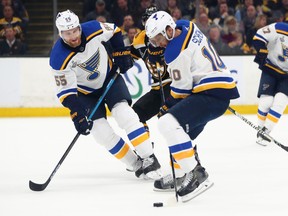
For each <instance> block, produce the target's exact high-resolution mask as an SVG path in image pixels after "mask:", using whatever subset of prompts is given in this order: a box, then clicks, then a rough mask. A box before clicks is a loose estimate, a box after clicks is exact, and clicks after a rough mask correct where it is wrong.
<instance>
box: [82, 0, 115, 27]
mask: <svg viewBox="0 0 288 216" xmlns="http://www.w3.org/2000/svg"><path fill="white" fill-rule="evenodd" d="M98 16H104V17H105V18H106V21H107V22H112V18H111V15H110V13H109V12H108V11H107V10H106V3H105V1H104V0H97V1H96V2H95V10H93V11H91V12H89V13H88V14H87V15H86V16H85V18H84V22H87V21H90V20H95V19H96V18H97V17H98Z"/></svg>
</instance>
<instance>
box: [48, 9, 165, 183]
mask: <svg viewBox="0 0 288 216" xmlns="http://www.w3.org/2000/svg"><path fill="white" fill-rule="evenodd" d="M56 26H57V28H58V31H59V35H60V38H59V39H58V41H57V42H56V43H55V45H54V46H53V48H52V51H51V55H50V66H51V69H52V73H53V75H54V77H55V80H56V86H57V97H58V98H59V100H60V101H61V103H62V104H63V106H65V107H67V108H68V109H69V110H70V114H71V118H72V121H73V122H74V125H75V128H76V130H77V131H78V133H80V134H83V135H88V134H89V133H90V132H91V134H92V135H93V136H94V138H95V140H96V142H97V143H99V144H102V145H103V146H104V147H105V148H106V149H107V150H108V151H109V152H110V153H111V154H112V155H113V156H115V157H116V158H117V159H119V160H120V161H121V162H123V163H124V164H126V166H127V169H129V170H130V171H133V172H135V175H136V176H137V177H140V176H144V177H148V178H153V179H157V178H159V177H160V164H159V162H158V160H157V158H156V157H155V155H154V153H153V148H152V145H151V142H150V141H149V136H148V134H147V132H146V130H145V128H144V127H143V125H142V124H141V123H140V121H139V118H138V116H137V114H136V113H135V112H134V111H133V109H132V108H131V107H130V104H131V96H130V94H129V91H128V89H127V86H126V84H125V82H124V80H123V78H122V76H118V77H117V79H116V80H115V81H114V83H113V85H112V86H111V88H110V90H109V91H108V93H107V94H106V96H105V97H104V100H103V102H102V103H101V104H100V106H99V108H98V110H97V111H96V112H95V114H94V115H93V117H92V118H91V121H89V120H87V116H88V115H89V112H90V111H91V110H92V109H93V108H94V106H95V105H96V102H97V101H98V99H99V97H100V96H101V94H102V92H103V91H104V89H105V87H106V85H107V83H108V82H109V81H110V79H111V77H112V76H113V74H112V72H111V71H113V70H111V69H112V67H113V68H114V67H115V66H116V67H119V69H120V72H121V73H125V72H126V71H127V70H128V69H129V68H130V67H132V65H133V61H132V59H131V56H130V51H129V50H128V49H127V48H126V47H124V44H123V38H122V33H121V30H120V29H119V28H118V27H117V26H115V25H114V24H112V23H100V22H98V21H90V22H86V23H82V24H80V23H79V18H78V16H77V15H76V14H74V13H73V12H72V11H70V10H66V11H63V12H59V13H58V15H57V17H56ZM103 42H109V43H110V45H111V47H112V49H113V50H112V51H113V53H112V54H113V59H114V64H115V65H113V60H112V59H111V57H110V56H112V55H110V54H108V51H107V49H105V46H104V45H103ZM105 104H106V105H107V107H108V108H109V109H110V110H111V114H112V116H113V117H114V118H115V120H116V121H117V123H118V125H119V127H121V128H122V129H124V130H125V131H126V133H127V136H128V138H129V140H130V142H131V144H132V145H133V147H134V148H135V151H136V152H137V154H138V155H139V156H140V157H139V156H138V155H137V154H136V153H135V152H134V151H133V149H132V148H131V147H130V146H129V144H128V143H126V142H125V141H124V139H123V138H121V137H120V136H119V135H117V134H116V133H115V131H114V130H113V128H112V127H111V126H110V125H109V122H108V121H107V118H106V108H105ZM143 174H144V175H143Z"/></svg>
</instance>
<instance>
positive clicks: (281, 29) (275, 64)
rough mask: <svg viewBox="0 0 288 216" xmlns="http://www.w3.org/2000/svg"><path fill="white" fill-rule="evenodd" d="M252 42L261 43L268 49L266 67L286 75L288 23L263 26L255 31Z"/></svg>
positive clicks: (287, 65) (287, 63)
mask: <svg viewBox="0 0 288 216" xmlns="http://www.w3.org/2000/svg"><path fill="white" fill-rule="evenodd" d="M253 40H254V41H261V42H263V43H264V46H265V48H267V49H268V55H267V59H266V63H265V66H266V67H268V68H270V69H272V70H273V71H275V72H277V73H280V74H287V73H288V59H287V58H288V23H285V22H279V23H272V24H270V25H268V26H265V27H263V28H261V29H259V30H258V31H257V33H256V35H255V36H254V38H253ZM260 44H261V43H260Z"/></svg>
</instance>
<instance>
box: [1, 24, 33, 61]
mask: <svg viewBox="0 0 288 216" xmlns="http://www.w3.org/2000/svg"><path fill="white" fill-rule="evenodd" d="M15 35H16V32H15V30H14V28H13V26H11V25H8V26H6V27H5V28H4V37H5V38H4V40H2V41H1V42H0V55H1V56H13V55H24V54H25V53H26V50H27V47H26V44H25V43H23V42H22V41H20V40H19V39H17V38H16V37H15Z"/></svg>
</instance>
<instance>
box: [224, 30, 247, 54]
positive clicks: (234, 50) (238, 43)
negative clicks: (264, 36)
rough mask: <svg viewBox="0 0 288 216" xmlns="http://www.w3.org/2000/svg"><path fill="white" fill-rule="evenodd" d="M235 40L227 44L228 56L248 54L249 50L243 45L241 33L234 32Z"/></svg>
mask: <svg viewBox="0 0 288 216" xmlns="http://www.w3.org/2000/svg"><path fill="white" fill-rule="evenodd" d="M234 37H235V39H234V40H233V41H231V42H230V43H228V46H229V48H230V49H229V51H228V53H229V55H243V54H249V52H250V48H249V46H248V45H247V44H246V43H244V40H243V34H242V33H241V32H236V33H235V35H234Z"/></svg>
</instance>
